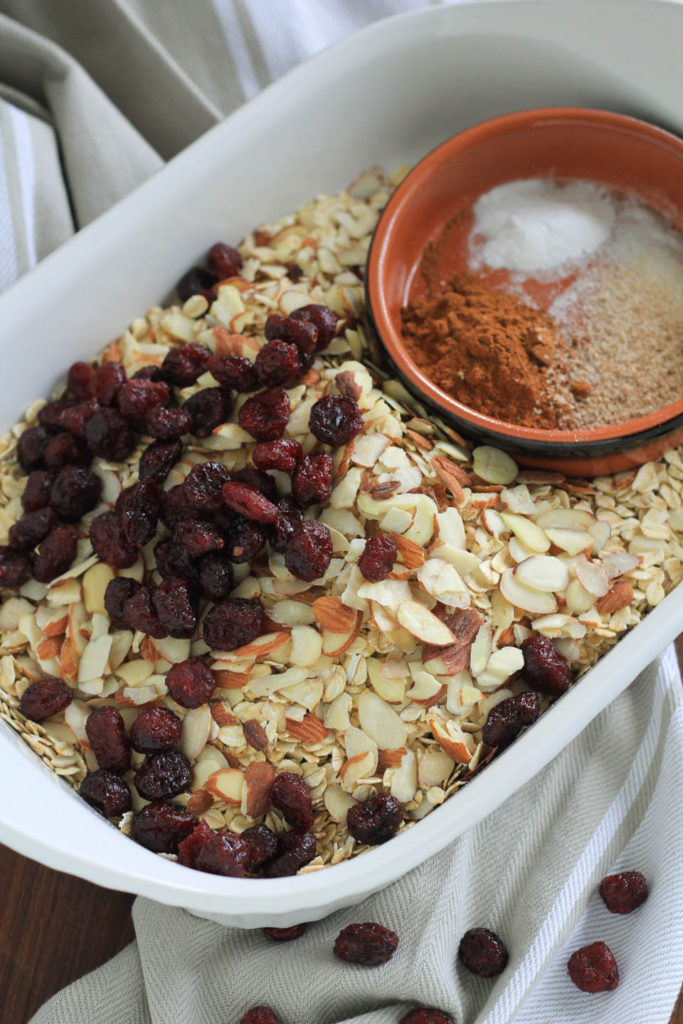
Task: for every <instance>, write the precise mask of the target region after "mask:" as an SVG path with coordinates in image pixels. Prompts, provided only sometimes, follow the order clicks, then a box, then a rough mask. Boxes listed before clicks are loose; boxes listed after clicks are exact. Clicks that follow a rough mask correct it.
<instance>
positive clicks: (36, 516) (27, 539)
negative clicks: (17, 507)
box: [9, 508, 56, 551]
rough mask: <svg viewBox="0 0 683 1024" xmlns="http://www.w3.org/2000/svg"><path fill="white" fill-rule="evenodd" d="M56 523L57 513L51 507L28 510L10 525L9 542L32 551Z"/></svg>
mask: <svg viewBox="0 0 683 1024" xmlns="http://www.w3.org/2000/svg"><path fill="white" fill-rule="evenodd" d="M55 525H56V520H55V514H54V512H53V511H52V509H51V508H39V509H38V510H37V511H36V512H28V513H27V514H26V515H25V516H22V517H21V519H18V520H17V522H16V523H15V524H14V526H10V531H9V542H10V544H11V545H12V547H13V548H16V549H17V550H18V551H31V550H32V549H33V548H34V547H35V546H36V544H40V542H41V540H42V539H43V537H46V536H47V534H48V533H49V532H50V530H51V529H52V528H53V526H55Z"/></svg>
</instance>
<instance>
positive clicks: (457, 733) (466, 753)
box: [429, 718, 472, 764]
mask: <svg viewBox="0 0 683 1024" xmlns="http://www.w3.org/2000/svg"><path fill="white" fill-rule="evenodd" d="M429 728H430V729H431V730H432V735H433V736H434V739H435V740H436V742H437V743H438V744H439V746H440V747H441V748H442V749H443V750H445V751H446V753H447V754H448V756H449V757H452V758H453V760H454V761H457V762H458V764H469V763H470V761H471V760H472V751H471V750H470V745H471V744H472V739H471V737H470V736H469V735H468V734H467V733H465V732H463V730H462V729H461V728H460V726H458V725H457V724H456V723H455V722H449V723H448V728H447V727H446V725H445V724H444V723H443V722H442V721H441V720H440V719H438V718H430V719H429Z"/></svg>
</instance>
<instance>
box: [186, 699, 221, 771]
mask: <svg viewBox="0 0 683 1024" xmlns="http://www.w3.org/2000/svg"><path fill="white" fill-rule="evenodd" d="M212 721H213V719H212V717H211V709H210V707H209V705H208V704H202V706H201V707H198V708H190V709H189V711H188V712H187V714H186V715H185V717H184V718H183V725H182V729H181V733H180V750H181V751H182V753H183V754H184V755H185V757H186V758H187V759H188V761H196V760H197V758H198V757H199V755H200V754H201V752H202V750H203V749H204V747H205V746H206V744H207V742H208V740H209V736H210V734H211V723H212Z"/></svg>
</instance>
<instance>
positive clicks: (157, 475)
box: [0, 243, 363, 707]
mask: <svg viewBox="0 0 683 1024" xmlns="http://www.w3.org/2000/svg"><path fill="white" fill-rule="evenodd" d="M207 260H208V269H202V268H198V267H194V268H192V269H191V270H190V271H189V272H188V273H187V274H186V275H185V276H184V277H183V278H182V280H181V281H180V282H179V284H178V294H179V296H180V298H181V299H182V300H185V299H187V298H189V297H190V296H191V295H193V294H197V293H201V294H204V295H206V296H207V298H209V299H211V298H212V297H213V296H214V294H215V286H216V284H217V283H218V282H220V281H221V280H225V279H226V278H230V277H234V276H236V275H238V274H239V272H240V270H241V268H242V259H241V256H240V254H239V253H238V252H237V251H236V250H235V249H233V248H231V247H230V246H227V245H225V244H223V243H216V245H214V246H212V248H211V249H210V250H209V253H208V258H207ZM337 323H338V317H337V315H336V314H335V313H333V312H332V310H330V309H328V308H327V307H326V306H320V305H308V306H304V307H303V308H300V309H297V310H295V311H294V312H293V313H292V314H291V316H288V317H284V316H280V315H278V314H276V313H273V314H271V315H270V316H269V317H268V319H267V321H266V325H265V336H266V344H265V345H264V346H263V347H262V348H261V350H260V351H259V353H258V356H257V358H256V360H255V362H254V363H252V362H250V361H249V360H247V359H244V358H242V357H239V356H232V355H216V354H213V353H211V352H210V350H209V349H207V348H204V347H203V346H201V345H198V344H195V343H189V344H182V345H178V346H177V347H175V348H173V349H171V351H170V352H169V353H168V354H167V355H166V357H165V359H164V360H163V362H162V364H161V366H159V367H156V366H148V367H144V368H143V369H142V370H139V371H138V372H137V373H136V374H135V375H134V376H133V377H132V378H131V379H130V380H129V379H128V378H127V375H126V372H125V369H124V368H123V366H122V365H121V364H120V363H117V362H113V361H112V362H107V363H105V364H103V365H102V366H99V367H95V366H91V365H90V364H88V363H83V362H80V363H74V365H73V366H72V367H71V368H70V370H69V373H68V386H67V390H66V392H65V394H64V396H63V397H62V398H61V399H59V400H57V401H54V402H50V403H48V404H47V405H46V406H44V408H43V409H42V410H41V411H40V413H39V416H38V421H39V422H38V425H37V426H35V427H30V428H28V429H27V430H25V431H24V433H23V434H22V435H21V437H20V439H19V443H18V457H19V462H20V463H21V466H22V467H23V468H24V469H25V470H26V472H27V474H28V479H27V481H26V489H25V491H24V495H23V499H22V500H23V505H24V509H25V514H24V515H23V516H22V518H21V519H20V520H19V521H18V522H17V523H16V524H15V525H14V526H13V527H12V529H11V531H10V536H9V541H10V542H9V544H8V545H5V546H2V547H0V584H4V585H6V586H17V585H19V584H20V583H21V582H22V581H23V580H24V579H25V578H26V577H27V576H28V575H29V574H32V575H33V576H34V577H35V579H37V580H39V581H41V582H45V583H47V582H50V581H51V580H53V579H54V578H55V577H56V576H58V575H60V574H61V573H63V572H65V571H66V570H67V569H68V568H69V566H70V565H71V563H72V562H73V560H74V558H75V556H76V545H77V538H78V534H77V529H78V527H77V525H76V524H77V523H78V521H79V520H80V519H81V518H82V516H83V515H85V514H86V513H88V512H90V511H92V510H93V509H94V508H95V507H96V505H97V504H98V502H99V500H100V493H101V481H100V478H99V477H98V476H97V475H96V474H95V473H93V472H92V471H91V469H90V468H89V466H90V463H91V461H92V458H93V457H94V456H99V457H101V458H104V459H107V460H112V461H115V462H119V461H122V460H124V459H127V458H129V457H130V456H131V455H132V453H133V452H134V450H135V449H136V448H137V446H138V445H139V442H140V438H141V437H145V438H148V439H150V443H149V444H148V445H147V447H146V448H145V449H144V451H143V452H142V455H141V457H140V463H139V481H138V482H137V483H135V484H133V485H132V486H130V487H127V488H125V490H123V491H122V492H121V494H120V495H119V497H118V499H117V501H116V504H115V505H114V508H113V509H111V510H109V511H106V512H102V513H101V514H100V515H98V516H96V518H95V519H93V520H92V522H91V524H90V541H91V543H92V546H93V549H94V551H95V552H96V554H97V555H98V556H99V558H100V559H101V560H102V561H103V562H106V563H108V564H109V565H110V566H111V567H112V568H114V569H115V570H122V569H126V568H129V567H130V566H132V565H133V564H134V563H135V562H136V561H137V559H138V556H139V554H140V549H141V547H142V546H144V545H145V544H148V543H149V542H150V541H152V540H153V539H154V538H155V536H156V535H157V530H158V527H159V524H160V523H161V524H163V527H164V536H163V537H162V539H160V540H159V541H158V543H157V544H156V546H155V548H154V554H155V558H156V566H157V569H158V571H159V574H160V575H161V577H162V582H161V583H160V584H159V585H158V586H151V585H144V584H140V583H138V582H137V581H136V580H133V579H129V578H126V577H117V578H115V579H114V580H112V582H111V583H110V584H109V587H108V589H107V593H106V598H105V604H106V609H107V612H108V614H109V617H110V619H111V622H112V624H113V626H114V627H115V628H117V629H125V628H129V629H135V630H140V631H141V632H144V633H147V634H148V635H149V636H152V637H156V638H163V637H167V636H171V637H178V638H190V637H192V636H193V635H194V634H195V631H196V628H197V620H198V615H199V610H200V601H201V599H202V598H205V599H208V600H209V601H211V602H213V603H214V607H213V608H212V609H211V610H210V611H209V613H208V615H207V616H206V620H205V625H204V639H205V640H206V642H207V643H208V644H209V646H211V647H212V648H213V649H216V650H231V649H234V648H236V647H240V646H242V645H244V644H247V643H249V642H250V641H252V640H253V639H254V638H255V637H257V636H258V635H259V634H260V633H261V632H262V631H263V627H264V615H263V611H262V609H261V606H260V605H259V604H258V603H256V602H253V601H247V600H244V599H237V598H230V596H229V595H230V592H231V590H232V587H233V571H232V566H233V564H240V563H243V562H249V561H251V560H252V559H255V558H258V557H259V556H260V555H261V553H262V552H264V551H265V550H266V548H267V546H269V547H270V549H271V550H272V551H275V552H280V553H282V554H284V558H285V564H286V565H287V567H288V568H289V570H290V572H292V573H293V574H294V575H295V576H297V577H299V578H300V579H303V580H307V581H313V580H315V579H318V578H319V577H320V576H322V575H323V574H324V573H325V571H326V569H327V567H328V566H329V564H330V560H331V558H332V543H331V540H330V535H329V531H328V529H327V527H326V526H324V525H323V524H321V523H319V522H317V521H316V520H313V519H305V518H304V513H305V509H306V507H307V506H310V505H314V504H324V503H325V502H326V501H327V500H328V499H329V497H330V493H331V490H332V477H333V462H332V457H331V455H329V454H328V453H327V452H324V451H317V452H313V453H310V454H304V453H303V450H302V447H301V445H300V444H299V442H298V441H294V440H291V439H287V438H284V437H283V434H284V431H285V430H286V427H287V424H288V422H289V416H290V407H289V397H288V395H287V392H286V391H285V390H284V388H286V387H291V386H292V385H293V384H295V383H296V382H297V381H298V380H299V379H300V378H301V377H302V375H304V374H305V373H306V372H307V371H308V370H309V369H310V367H311V365H312V363H313V360H314V359H315V356H316V354H317V353H318V352H320V351H322V350H323V349H325V348H326V347H327V346H328V345H329V343H330V341H331V340H332V338H333V337H334V335H335V333H336V330H337ZM207 371H210V372H211V374H212V375H213V376H214V378H215V379H216V380H217V381H218V383H219V387H209V388H203V389H201V390H199V391H197V392H196V393H195V394H193V395H192V396H191V397H190V398H188V399H187V400H186V401H185V402H184V403H183V404H182V405H181V404H180V402H179V396H178V394H177V392H176V391H175V390H174V389H177V388H186V387H188V386H190V385H192V384H194V383H196V381H197V380H198V378H199V377H200V376H201V375H202V374H204V373H206V372H207ZM245 392H247V393H249V397H247V399H246V401H244V402H243V404H242V405H241V407H240V410H239V415H238V422H239V425H240V426H241V427H242V428H243V429H244V430H245V431H246V432H247V433H249V434H250V435H251V436H252V437H253V438H254V440H255V441H257V442H258V443H257V445H256V446H255V448H254V452H253V467H248V468H246V469H243V470H241V471H239V472H233V473H231V472H229V471H228V470H227V469H226V467H225V466H224V465H223V464H222V463H220V462H217V461H207V462H204V463H200V464H199V465H195V466H194V468H193V469H192V471H191V472H190V474H189V475H188V477H187V478H186V480H185V482H184V483H183V484H179V485H177V486H175V487H172V488H171V489H170V490H167V491H164V490H162V487H163V484H164V481H165V480H166V477H167V476H168V473H169V472H170V470H171V469H172V468H173V466H174V465H175V463H176V462H177V461H178V460H179V459H180V458H181V456H182V453H183V442H182V438H183V437H184V436H185V435H188V434H189V435H192V436H194V437H197V438H204V437H208V436H209V435H210V434H211V433H212V432H213V431H214V430H215V429H216V428H217V427H219V426H220V425H221V424H222V423H224V422H226V420H227V419H228V417H229V415H230V412H231V410H232V408H233V406H234V404H235V400H236V398H237V397H238V396H240V395H244V393H245ZM310 429H311V432H312V434H313V435H314V436H315V438H316V439H317V440H318V441H320V442H321V443H322V444H324V445H333V446H339V445H342V444H346V443H347V442H348V441H349V440H351V439H352V438H354V437H355V436H356V435H357V434H358V433H360V432H361V431H362V429H363V418H362V416H361V413H360V410H359V408H358V405H357V403H356V400H355V398H352V397H349V396H347V395H332V394H329V395H324V396H323V397H321V398H320V399H319V400H318V401H317V402H316V403H315V405H314V406H313V408H312V410H311V414H310ZM269 470H280V471H281V472H284V473H288V474H289V475H290V476H291V478H292V497H286V496H282V495H279V494H278V491H277V486H276V482H275V479H274V477H272V476H271V475H270V474H269V472H268V471H269ZM204 699H205V698H204V697H203V696H202V691H201V686H199V689H198V691H197V696H196V698H195V700H196V703H189V704H186V705H185V706H187V707H196V706H198V704H200V703H203V701H204Z"/></svg>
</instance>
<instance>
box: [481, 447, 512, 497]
mask: <svg viewBox="0 0 683 1024" xmlns="http://www.w3.org/2000/svg"><path fill="white" fill-rule="evenodd" d="M472 468H473V469H474V472H475V473H476V474H477V476H478V477H480V478H481V479H482V480H485V481H486V482H487V483H489V484H502V485H503V486H504V487H507V485H508V484H511V483H512V481H513V480H516V479H517V474H518V473H519V470H518V469H517V463H516V462H514V461H513V459H511V458H510V456H509V455H507V454H506V453H505V452H502V451H501V450H500V448H492V447H491V446H490V445H480V447H478V448H475V449H474V451H473V452H472Z"/></svg>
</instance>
